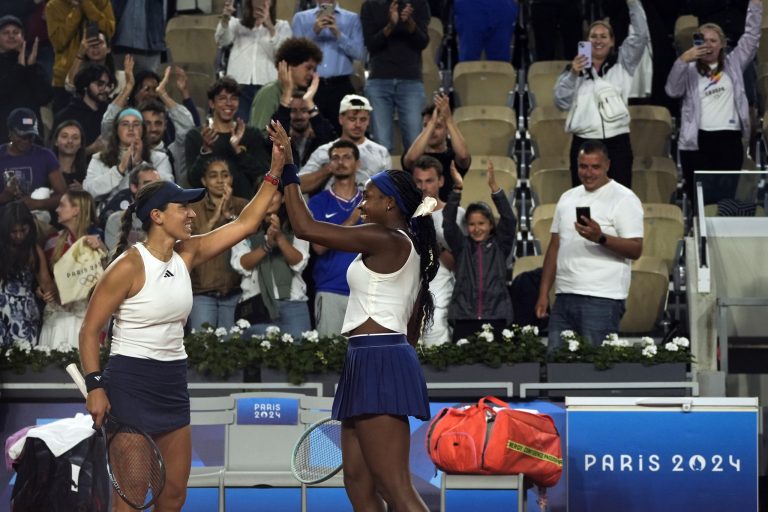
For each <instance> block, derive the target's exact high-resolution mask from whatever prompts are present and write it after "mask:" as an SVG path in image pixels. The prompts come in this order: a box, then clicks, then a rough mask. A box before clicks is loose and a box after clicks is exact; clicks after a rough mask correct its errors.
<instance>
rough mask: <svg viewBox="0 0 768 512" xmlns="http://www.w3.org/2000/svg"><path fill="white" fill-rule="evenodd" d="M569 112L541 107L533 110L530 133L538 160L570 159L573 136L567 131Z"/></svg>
mask: <svg viewBox="0 0 768 512" xmlns="http://www.w3.org/2000/svg"><path fill="white" fill-rule="evenodd" d="M567 117H568V112H565V111H562V110H560V109H559V108H557V107H548V106H539V107H536V108H534V109H533V110H531V115H530V117H529V118H528V132H529V133H530V135H531V144H532V145H533V154H534V155H535V157H536V158H542V157H558V158H569V154H570V150H571V134H570V133H568V132H566V131H565V119H566V118H567Z"/></svg>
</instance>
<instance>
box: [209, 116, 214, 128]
mask: <svg viewBox="0 0 768 512" xmlns="http://www.w3.org/2000/svg"><path fill="white" fill-rule="evenodd" d="M208 128H210V129H211V130H213V118H212V117H209V118H208Z"/></svg>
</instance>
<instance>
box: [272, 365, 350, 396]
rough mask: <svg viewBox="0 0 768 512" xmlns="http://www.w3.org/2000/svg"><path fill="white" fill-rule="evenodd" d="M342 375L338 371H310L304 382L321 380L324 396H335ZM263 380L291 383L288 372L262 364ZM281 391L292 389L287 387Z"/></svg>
mask: <svg viewBox="0 0 768 512" xmlns="http://www.w3.org/2000/svg"><path fill="white" fill-rule="evenodd" d="M340 377H341V375H340V374H338V373H330V372H326V373H309V374H307V377H306V379H304V382H319V383H320V384H322V385H323V396H333V395H334V394H335V391H336V384H338V383H339V378H340ZM261 382H272V383H289V381H288V374H287V373H286V372H284V371H282V370H275V369H273V368H267V367H266V366H262V367H261ZM297 389H300V388H297ZM281 391H291V390H289V389H286V390H281Z"/></svg>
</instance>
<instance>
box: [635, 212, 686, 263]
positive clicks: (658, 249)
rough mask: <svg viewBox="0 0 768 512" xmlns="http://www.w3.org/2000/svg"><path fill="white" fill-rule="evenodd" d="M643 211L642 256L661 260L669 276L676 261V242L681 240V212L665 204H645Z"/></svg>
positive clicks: (683, 226) (682, 225) (683, 224)
mask: <svg viewBox="0 0 768 512" xmlns="http://www.w3.org/2000/svg"><path fill="white" fill-rule="evenodd" d="M643 210H644V215H643V230H644V234H643V256H656V257H658V258H661V259H662V260H663V261H664V263H665V264H666V266H667V274H669V272H671V271H672V265H673V263H674V261H675V259H676V254H677V250H678V249H677V246H678V242H679V241H680V239H681V238H683V231H684V229H685V223H684V222H683V211H682V210H681V209H680V207H679V206H677V205H674V204H666V203H665V204H661V203H646V204H644V205H643Z"/></svg>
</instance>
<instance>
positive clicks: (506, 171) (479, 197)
mask: <svg viewBox="0 0 768 512" xmlns="http://www.w3.org/2000/svg"><path fill="white" fill-rule="evenodd" d="M488 158H490V157H482V158H478V157H475V158H473V159H472V167H471V168H470V169H469V171H467V174H466V175H464V191H463V192H462V194H461V206H462V207H464V208H466V207H467V206H468V205H469V204H470V203H474V202H477V201H482V202H484V203H486V204H488V206H490V207H491V210H493V215H494V216H495V217H496V218H497V219H498V218H499V212H498V211H497V210H496V205H495V204H493V200H492V199H491V190H490V189H489V188H488V170H487V159H488ZM480 160H485V162H486V164H485V165H483V164H482V162H480ZM507 160H509V161H511V162H513V161H512V160H511V159H510V158H507ZM496 164H497V162H496V159H495V158H494V169H495V175H496V183H497V184H498V185H499V187H501V189H502V190H503V191H504V195H505V196H506V197H507V198H509V197H510V196H512V195H513V193H514V190H515V187H516V186H517V172H516V171H515V168H514V162H513V165H512V167H511V168H509V166H506V167H507V168H505V166H504V165H503V164H504V162H503V161H502V162H499V165H496Z"/></svg>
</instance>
